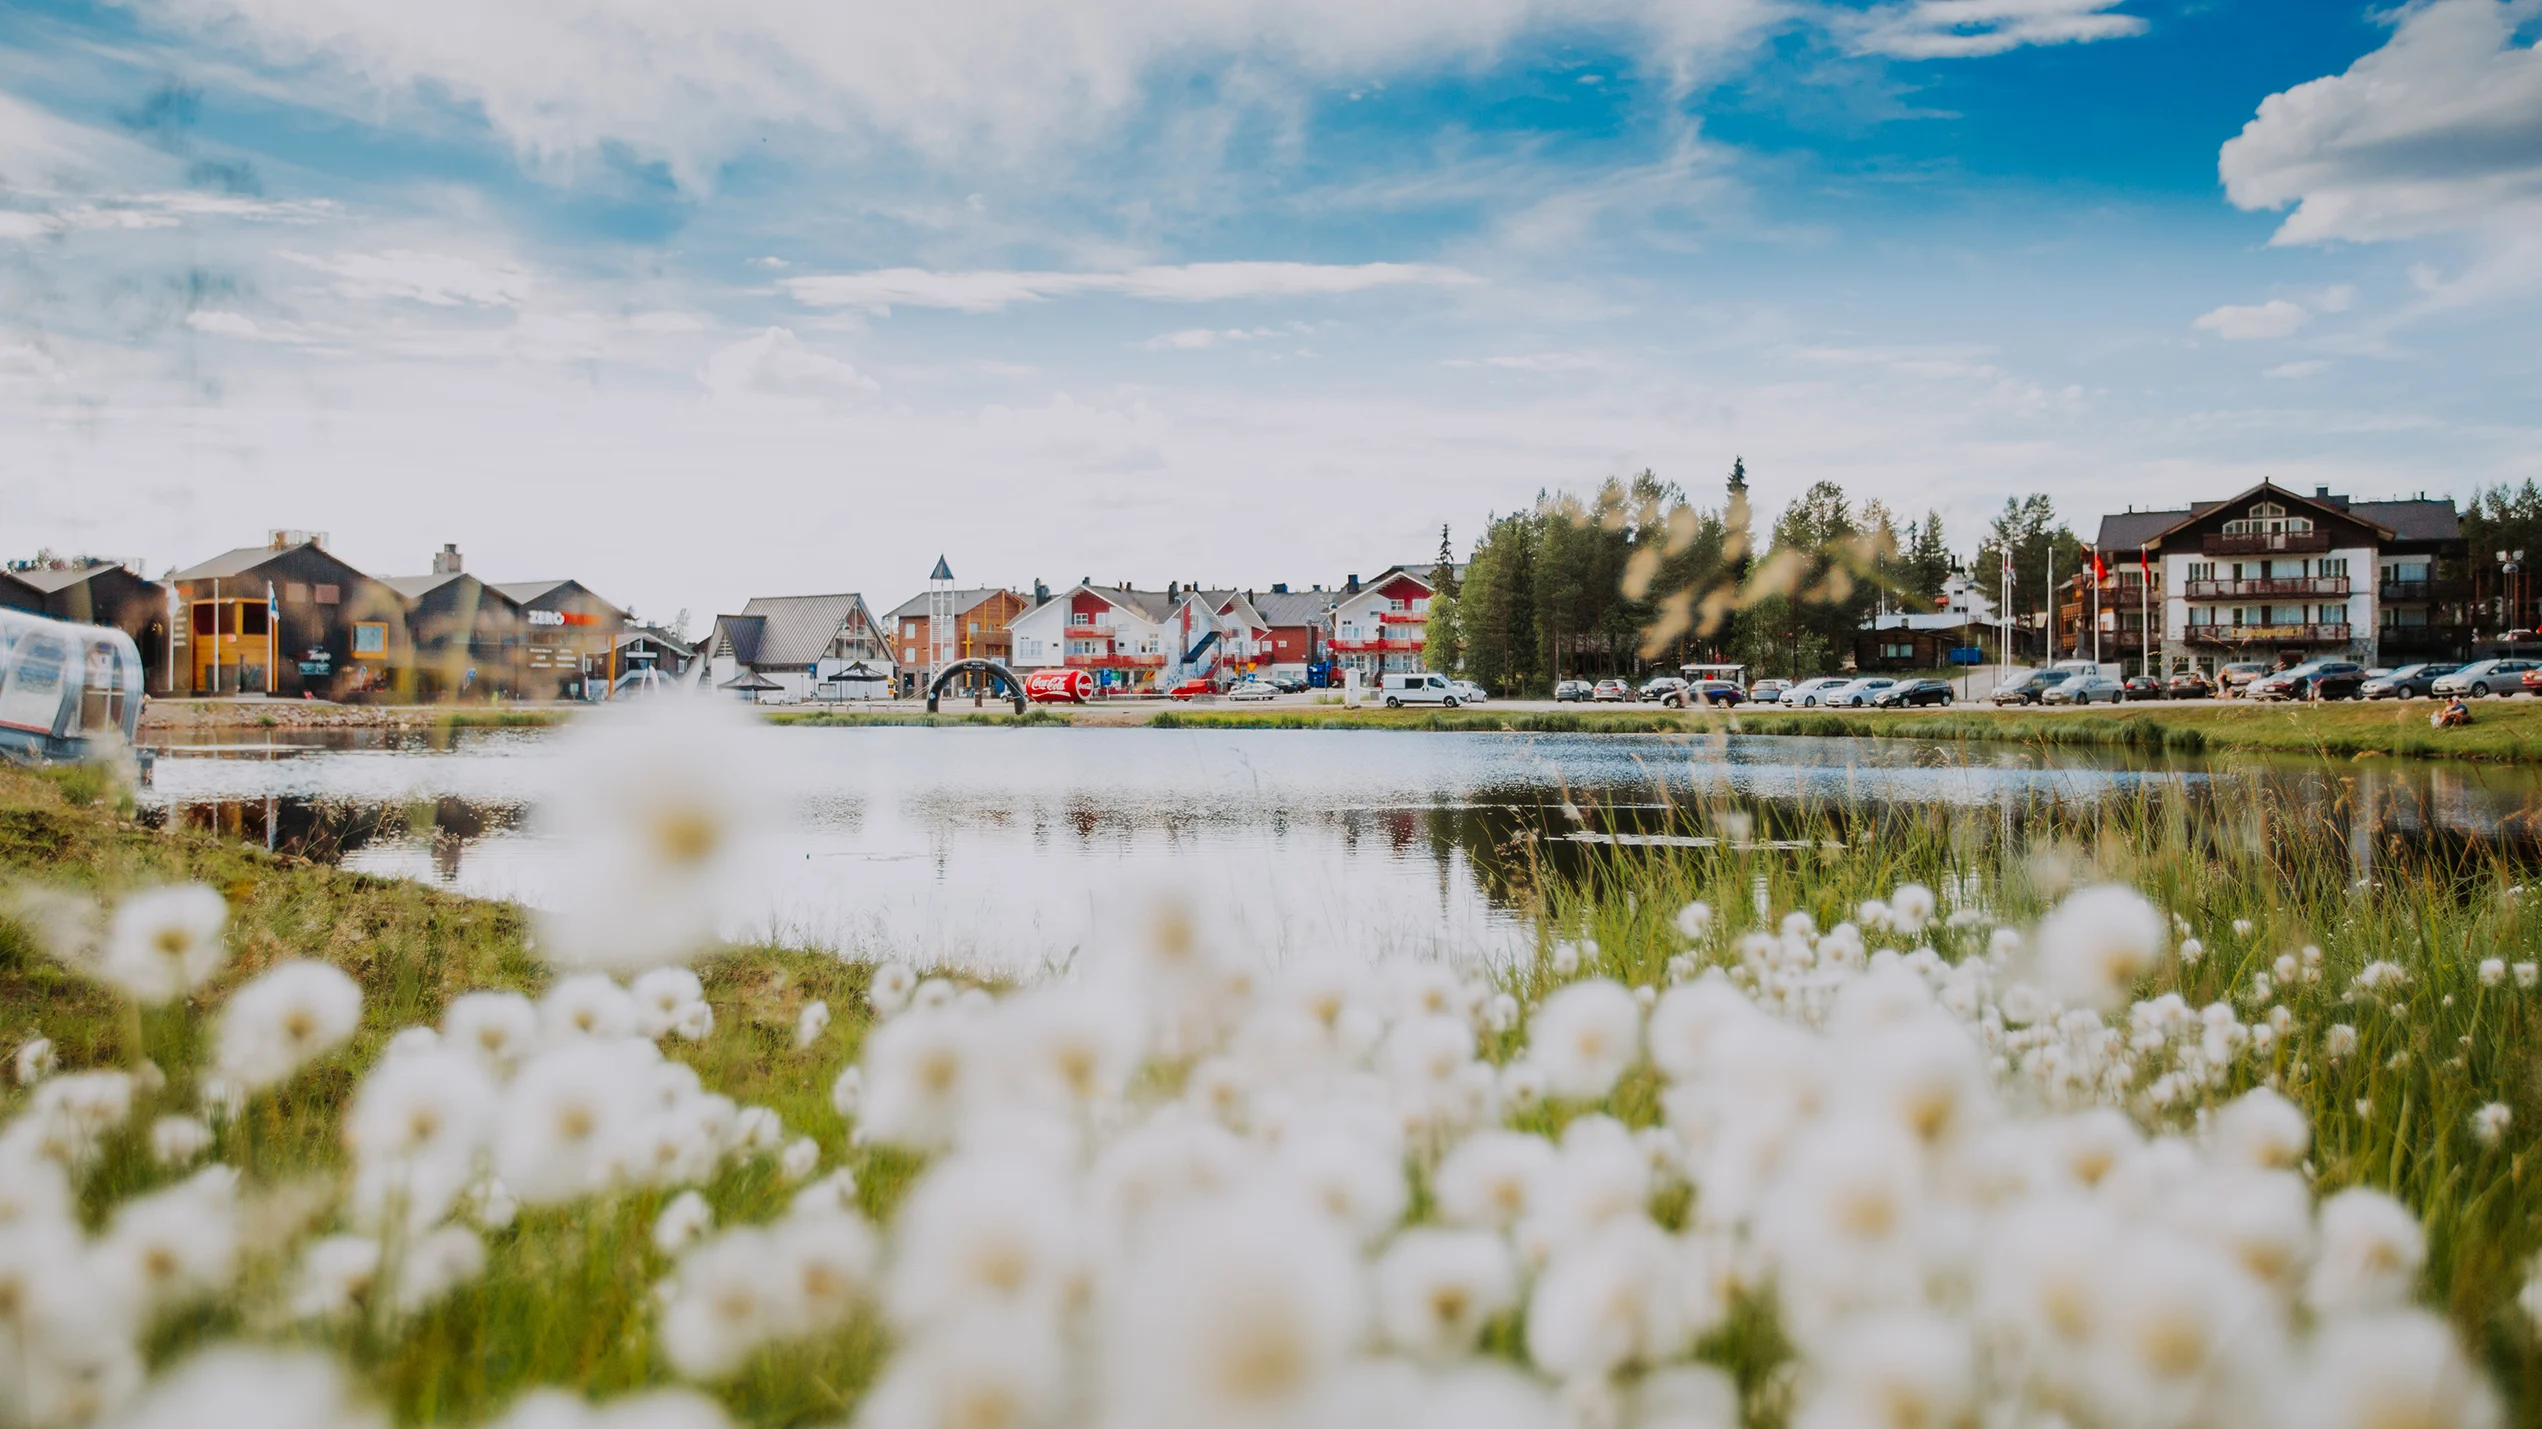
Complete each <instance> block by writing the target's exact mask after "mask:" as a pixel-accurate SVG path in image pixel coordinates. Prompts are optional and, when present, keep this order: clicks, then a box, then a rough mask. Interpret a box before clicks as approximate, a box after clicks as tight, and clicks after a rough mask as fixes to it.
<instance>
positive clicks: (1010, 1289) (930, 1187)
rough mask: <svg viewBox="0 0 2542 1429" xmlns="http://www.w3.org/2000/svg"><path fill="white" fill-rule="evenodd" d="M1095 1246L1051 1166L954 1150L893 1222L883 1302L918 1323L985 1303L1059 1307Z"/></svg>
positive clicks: (899, 1319) (905, 1320)
mask: <svg viewBox="0 0 2542 1429" xmlns="http://www.w3.org/2000/svg"><path fill="white" fill-rule="evenodd" d="M1088 1251H1089V1247H1088V1246H1087V1245H1086V1243H1085V1227H1084V1226H1083V1225H1082V1224H1081V1223H1080V1222H1079V1219H1078V1217H1077V1215H1076V1214H1075V1207H1074V1204H1073V1198H1072V1197H1071V1196H1070V1194H1069V1192H1068V1188H1067V1186H1066V1184H1065V1183H1064V1182H1063V1181H1061V1180H1060V1179H1059V1178H1058V1177H1057V1176H1055V1175H1054V1174H1053V1171H1052V1168H1050V1167H1049V1166H1047V1165H1044V1164H1043V1163H1041V1162H1039V1161H1038V1160H1033V1159H1028V1158H1024V1157H1019V1156H1015V1155H1012V1154H1007V1153H997V1152H970V1153H964V1154H962V1155H958V1156H953V1157H950V1158H947V1159H946V1160H944V1161H942V1162H940V1163H938V1164H937V1165H936V1166H935V1167H934V1168H932V1169H931V1170H929V1171H928V1172H927V1174H926V1175H925V1176H924V1177H922V1178H920V1180H919V1182H918V1184H917V1185H916V1186H914V1187H913V1188H911V1190H910V1192H909V1196H908V1199H907V1201H906V1202H905V1203H904V1204H903V1206H902V1208H901V1211H900V1214H899V1215H898V1216H897V1217H895V1218H894V1220H893V1222H892V1253H891V1266H890V1271H889V1274H888V1276H887V1278H886V1280H885V1284H884V1292H883V1304H884V1308H885V1309H886V1310H887V1311H888V1312H889V1313H890V1315H891V1317H892V1319H893V1322H894V1323H896V1324H899V1325H902V1326H905V1327H918V1326H924V1325H928V1324H932V1323H936V1322H939V1321H943V1320H946V1319H949V1318H951V1317H953V1316H955V1315H957V1314H959V1313H961V1312H962V1311H965V1310H968V1309H972V1308H976V1307H978V1306H982V1305H991V1304H996V1305H1008V1306H1015V1307H1033V1306H1041V1307H1054V1306H1056V1305H1058V1304H1059V1303H1060V1302H1061V1301H1062V1300H1063V1299H1065V1298H1066V1296H1067V1294H1068V1293H1069V1290H1070V1287H1072V1286H1073V1285H1074V1284H1075V1283H1076V1282H1077V1279H1078V1277H1079V1275H1080V1274H1081V1272H1082V1271H1083V1269H1084V1268H1085V1266H1086V1263H1087V1262H1086V1257H1087V1255H1088Z"/></svg>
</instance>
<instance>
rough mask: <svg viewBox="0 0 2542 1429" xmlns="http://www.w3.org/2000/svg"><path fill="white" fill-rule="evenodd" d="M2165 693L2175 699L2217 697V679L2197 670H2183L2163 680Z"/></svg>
mask: <svg viewBox="0 0 2542 1429" xmlns="http://www.w3.org/2000/svg"><path fill="white" fill-rule="evenodd" d="M2162 687H2163V693H2164V694H2166V695H2169V696H2170V697H2171V698H2173V699H2175V700H2205V699H2213V698H2214V697H2215V681H2213V680H2210V679H2208V678H2207V677H2206V676H2205V675H2203V674H2200V673H2199V672H2198V671H2196V670H2183V671H2181V672H2180V673H2179V674H2177V675H2174V676H2172V677H2171V678H2170V679H2168V680H2165V681H2163V682H2162Z"/></svg>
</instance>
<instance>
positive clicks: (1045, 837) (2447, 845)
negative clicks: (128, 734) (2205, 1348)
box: [152, 728, 2542, 966]
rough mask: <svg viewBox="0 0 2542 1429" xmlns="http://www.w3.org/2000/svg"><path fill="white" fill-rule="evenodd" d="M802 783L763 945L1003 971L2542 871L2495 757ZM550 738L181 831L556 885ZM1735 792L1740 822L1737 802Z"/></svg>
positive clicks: (1853, 744) (462, 746)
mask: <svg viewBox="0 0 2542 1429" xmlns="http://www.w3.org/2000/svg"><path fill="white" fill-rule="evenodd" d="M764 737H765V738H767V739H768V740H769V741H770V742H771V750H772V752H773V753H774V754H775V755H776V756H777V757H778V758H779V759H780V760H781V761H782V763H783V766H784V767H785V769H786V770H787V771H788V775H789V778H790V780H791V782H792V784H793V786H794V791H795V794H796V796H797V800H798V817H797V820H796V823H795V825H794V827H793V828H792V829H791V830H790V831H789V832H788V833H787V835H786V837H785V838H784V840H783V841H782V842H781V844H780V845H779V846H778V852H777V853H775V854H772V855H771V856H770V857H769V858H768V859H767V860H766V861H765V864H766V866H765V867H763V868H761V869H760V870H758V874H757V882H756V884H755V886H754V887H752V888H751V889H749V890H746V898H747V902H748V906H750V907H752V908H754V909H756V910H757V911H756V912H755V913H754V915H753V917H752V919H751V920H750V922H749V923H748V924H747V925H745V926H737V927H735V928H734V930H733V931H735V932H737V933H750V934H760V935H765V934H773V935H776V936H780V937H784V938H787V939H790V940H796V941H804V942H810V943H816V944H822V945H829V946H836V947H840V948H843V949H849V950H859V951H864V950H875V949H892V950H907V949H913V948H915V949H923V950H927V951H929V952H932V953H934V954H936V955H938V956H945V957H953V958H959V959H964V960H969V961H975V962H980V963H985V964H990V965H998V966H1015V965H1032V964H1037V963H1042V962H1046V961H1052V960H1063V959H1065V958H1067V957H1069V956H1071V955H1072V954H1073V953H1074V952H1075V951H1076V950H1077V949H1079V948H1082V947H1085V946H1087V945H1088V944H1089V943H1090V942H1091V941H1094V940H1098V939H1106V938H1109V937H1113V936H1118V935H1125V934H1127V933H1128V932H1130V931H1132V930H1134V928H1135V926H1136V925H1137V922H1138V920H1140V919H1142V918H1144V917H1145V916H1146V910H1147V909H1148V908H1150V907H1151V906H1152V904H1153V899H1154V898H1155V897H1156V896H1157V895H1159V894H1162V893H1169V892H1170V893H1172V894H1174V895H1176V896H1178V897H1180V898H1181V899H1183V900H1184V901H1185V902H1187V903H1188V904H1190V905H1191V906H1193V907H1194V908H1195V909H1197V910H1199V911H1200V912H1201V914H1202V916H1204V917H1205V918H1207V919H1208V920H1210V922H1211V923H1212V925H1213V926H1214V927H1215V928H1216V930H1217V931H1218V933H1219V934H1220V936H1222V937H1224V938H1227V939H1229V940H1230V941H1233V942H1236V943H1238V944H1242V945H1248V946H1252V947H1255V948H1258V949H1260V950H1263V951H1265V952H1267V953H1271V954H1274V955H1277V954H1283V953H1294V952H1298V951H1302V950H1307V949H1316V948H1329V947H1343V948H1379V947H1382V948H1394V949H1408V950H1413V951H1435V952H1439V953H1444V954H1449V955H1458V956H1478V955H1479V956H1487V957H1488V956H1495V955H1501V954H1506V953H1509V952H1512V951H1514V950H1516V949H1518V948H1520V947H1523V946H1525V945H1527V944H1528V943H1529V942H1531V941H1532V936H1533V935H1532V932H1531V930H1530V929H1529V927H1528V925H1527V923H1526V921H1525V914H1526V912H1527V910H1528V909H1529V908H1530V907H1531V906H1532V902H1533V899H1534V896H1535V894H1536V892H1537V890H1538V889H1539V888H1540V887H1541V886H1542V885H1543V883H1544V882H1545V881H1546V880H1549V879H1573V878H1578V877H1581V876H1584V875H1585V874H1587V873H1588V872H1590V871H1591V870H1593V869H1595V868H1596V867H1598V866H1600V861H1601V860H1613V859H1616V858H1630V857H1646V856H1651V855H1652V854H1653V853H1654V852H1655V851H1664V850H1672V849H1680V848H1684V847H1686V846H1687V841H1689V840H1707V839H1713V838H1717V837H1722V836H1724V835H1725V834H1726V835H1728V836H1729V837H1731V838H1733V839H1734V840H1741V841H1754V842H1759V843H1766V844H1773V843H1776V842H1779V841H1795V840H1798V841H1807V842H1809V843H1811V844H1813V845H1815V844H1816V843H1818V842H1820V841H1824V840H1834V841H1836V842H1839V843H1841V844H1845V845H1848V846H1861V845H1865V844H1867V843H1869V842H1871V841H1876V840H1880V839H1883V838H1892V837H1897V836H1899V835H1901V834H1904V833H1907V832H1910V831H1921V832H1922V833H1925V834H1929V835H1931V836H1932V837H1934V838H1937V839H1939V840H1942V841H1945V842H1951V843H1955V844H1958V845H1961V846H1966V847H1971V848H1972V851H1973V850H1974V849H1975V848H1976V847H1978V846H1982V845H1985V844H1990V843H2000V844H2002V845H2003V846H2007V847H2027V846H2028V845H2029V844H2031V843H2032V842H2035V841H2036V840H2038V839H2040V838H2043V837H2053V836H2064V835H2072V836H2083V837H2087V836H2088V835H2089V832H2090V829H2091V826H2092V824H2093V822H2094V821H2095V820H2097V819H2099V818H2101V817H2103V816H2104V815H2105V814H2106V812H2107V811H2108V810H2109V808H2110V807H2111V806H2112V805H2113V804H2114V803H2117V802H2122V801H2141V802H2144V803H2147V804H2149V805H2159V806H2161V807H2162V808H2163V809H2164V810H2166V811H2167V812H2166V814H2165V816H2166V817H2174V818H2177V819H2178V820H2179V821H2180V827H2181V837H2183V838H2184V839H2189V840H2193V841H2200V842H2203V843H2204V844H2206V845H2207V846H2209V847H2213V848H2216V849H2233V850H2241V851H2247V852H2252V853H2258V854H2262V855H2265V856H2271V857H2279V856H2283V857H2287V858H2293V857H2295V856H2297V855H2298V854H2299V853H2300V854H2303V855H2305V856H2317V855H2319V854H2320V853H2321V852H2322V851H2323V850H2324V849H2327V850H2329V851H2331V852H2333V853H2335V854H2337V855H2338V856H2340V857H2344V858H2345V859H2346V860H2347V861H2348V862H2349V864H2350V865H2351V867H2352V869H2353V873H2354V876H2355V877H2359V878H2370V877H2373V876H2374V875H2375V871H2376V870H2377V868H2378V867H2379V866H2380V865H2381V864H2382V863H2383V862H2384V861H2387V860H2389V859H2392V858H2395V857H2407V858H2411V859H2432V860H2435V861H2436V862H2438V863H2439V864H2440V865H2451V866H2455V867H2458V868H2459V869H2461V870H2462V871H2463V873H2464V875H2465V876H2466V877H2467V878H2468V877H2471V876H2474V875H2475V874H2481V873H2486V872H2488V871H2490V870H2491V869H2492V867H2493V861H2494V860H2496V859H2500V858H2504V859H2507V860H2509V861H2511V862H2514V863H2516V864H2518V865H2530V864H2534V863H2537V862H2542V831H2537V828H2536V824H2535V817H2534V810H2535V797H2534V796H2535V793H2536V790H2537V784H2536V780H2535V778H2534V776H2533V775H2532V774H2531V773H2529V772H2527V771H2524V770H2519V769H2501V768H2487V767H2481V766H2466V765H2420V764H2394V763H2388V762H2381V761H2369V762H2363V763H2356V764H2346V763H2342V764H2324V763H2318V762H2313V763H2303V762H2284V763H2237V764H2234V765H2232V766H2230V767H2223V766H2216V765H2210V764H2206V763H2203V762H2199V761H2186V760H2162V759H2154V760H2147V759H2143V758H2130V757H2127V756H2123V755H2113V754H2108V753H2102V752H2090V751H2041V750H2036V749H2031V748H2023V747H2011V746H1944V745H1929V744H1911V743H1904V742H1889V741H1881V742H1871V741H1860V740H1815V739H1790V738H1771V739H1767V738H1735V737H1733V738H1722V737H1716V736H1708V737H1702V738H1693V739H1687V738H1670V737H1662V736H1528V735H1487V734H1406V733H1396V732H1362V731H1251V730H1223V731H1218V730H996V729H899V728H878V729H861V730H856V729H832V730H769V731H766V732H765V735H764ZM550 739H551V736H549V735H547V734H544V733H541V732H537V731H485V732H481V733H473V734H462V735H461V736H459V737H457V738H456V739H450V740H445V741H442V742H440V743H439V744H436V743H435V742H434V741H431V740H428V739H424V738H419V737H416V736H411V735H409V736H402V737H393V738H389V739H383V738H382V737H380V736H379V735H377V734H375V733H371V732H344V733H338V734H335V735H333V736H332V737H329V738H324V739H315V738H308V737H305V736H301V737H295V738H293V739H291V740H288V741H285V740H277V741H275V742H273V743H272V744H271V745H265V744H257V745H253V746H252V747H248V748H241V747H239V746H236V745H232V746H228V747H225V748H221V749H198V750H193V751H187V750H182V749H180V750H175V751H171V757H169V758H166V759H163V760H162V761H161V763H160V765H159V773H158V787H157V788H156V789H155V790H154V791H152V797H153V798H154V800H155V801H156V808H157V810H158V811H159V814H160V816H161V817H163V818H168V819H172V820H175V821H177V822H180V823H182V824H185V825H187V826H190V827H202V828H209V829H214V830H217V831H219V832H222V833H224V834H227V835H230V836H233V837H238V838H242V839H247V840H249V841H252V842H259V843H265V844H268V845H269V846H271V847H274V848H276V849H277V850H279V851H285V852H291V853H296V854H301V855H305V856H307V857H311V858H317V859H325V860H330V861H338V862H342V863H343V864H345V865H346V866H348V867H354V868H361V869H365V870H368V871H372V872H378V873H384V874H393V875H397V876H403V877H410V878H418V879H429V880H433V881H438V882H441V883H444V884H448V885H450V886H453V887H455V888H459V889H461V890H463V891H467V892H470V893H475V894H481V895H486V896H494V897H507V898H516V899H519V900H522V901H524V902H529V903H536V902H537V901H538V899H539V897H540V894H541V892H542V890H543V889H544V888H545V887H546V886H548V880H549V876H550V874H551V872H552V869H553V861H554V859H555V856H556V850H555V849H554V848H552V847H551V846H550V845H548V844H547V843H546V842H545V841H543V840H542V838H541V837H540V835H539V834H538V832H537V830H536V828H535V826H534V824H533V823H531V822H530V821H529V820H528V819H527V818H526V813H527V811H528V810H529V809H530V808H531V807H532V806H534V805H535V803H536V802H537V800H538V798H539V796H540V794H541V792H542V791H543V789H544V788H545V785H546V781H547V780H548V779H549V778H550V777H552V769H553V760H552V759H551V758H550V757H549V755H548V749H549V740H550ZM1734 810H1735V813H1734V812H1733V811H1734Z"/></svg>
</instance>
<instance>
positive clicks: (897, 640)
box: [883, 586, 1033, 695]
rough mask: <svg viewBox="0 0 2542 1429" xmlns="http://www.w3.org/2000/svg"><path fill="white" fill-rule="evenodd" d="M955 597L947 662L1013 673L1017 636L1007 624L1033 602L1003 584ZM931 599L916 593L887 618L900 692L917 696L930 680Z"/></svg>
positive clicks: (968, 685) (967, 686)
mask: <svg viewBox="0 0 2542 1429" xmlns="http://www.w3.org/2000/svg"><path fill="white" fill-rule="evenodd" d="M946 594H948V595H950V596H951V597H952V606H953V619H952V628H951V630H950V631H949V632H948V636H949V638H947V639H946V641H945V642H944V643H945V649H944V658H945V660H946V661H947V662H948V663H950V662H952V661H955V660H975V659H976V660H995V661H997V662H998V663H999V664H1001V665H1004V666H1006V667H1007V668H1009V669H1013V668H1014V665H1015V632H1013V631H1012V630H1009V629H1007V624H1008V622H1010V621H1012V620H1014V618H1015V617H1016V616H1019V615H1021V614H1023V613H1024V612H1025V611H1027V610H1030V609H1031V608H1032V604H1033V603H1032V602H1031V601H1030V600H1028V599H1026V598H1025V597H1024V596H1023V595H1022V594H1020V593H1019V592H1016V591H1011V590H1006V589H1003V588H1002V587H998V586H976V587H972V588H970V589H956V590H953V591H949V592H947V593H946ZM928 599H929V597H928V595H927V594H926V593H921V594H918V595H913V596H911V597H910V598H909V599H907V600H905V601H903V602H901V603H900V605H899V606H897V607H896V608H894V609H893V610H892V612H891V613H890V614H888V615H886V616H884V617H883V627H884V638H885V639H886V640H887V641H888V642H889V644H890V651H889V653H890V656H891V666H892V676H893V681H894V683H895V684H896V685H897V686H898V689H899V693H901V694H902V695H911V694H916V693H918V692H919V691H918V685H919V682H920V681H922V680H924V679H925V678H926V677H927V671H928V669H929V663H928V662H929V661H930V660H932V659H933V658H934V653H933V652H934V651H935V641H936V635H935V623H934V621H933V620H932V619H931V618H930V617H929V616H928V614H927V602H928ZM976 683H977V682H976V681H975V680H965V681H964V682H963V683H962V685H961V686H960V687H959V688H961V689H962V690H964V691H966V692H967V691H968V690H970V689H971V688H972V687H973V685H974V684H976Z"/></svg>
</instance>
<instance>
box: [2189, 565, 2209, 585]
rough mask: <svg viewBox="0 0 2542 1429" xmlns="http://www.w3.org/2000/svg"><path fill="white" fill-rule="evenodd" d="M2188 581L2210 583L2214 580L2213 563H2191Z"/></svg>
mask: <svg viewBox="0 0 2542 1429" xmlns="http://www.w3.org/2000/svg"><path fill="white" fill-rule="evenodd" d="M2189 579H2191V580H2193V581H2211V580H2214V579H2215V562H2213V561H2191V562H2190V563H2189Z"/></svg>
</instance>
